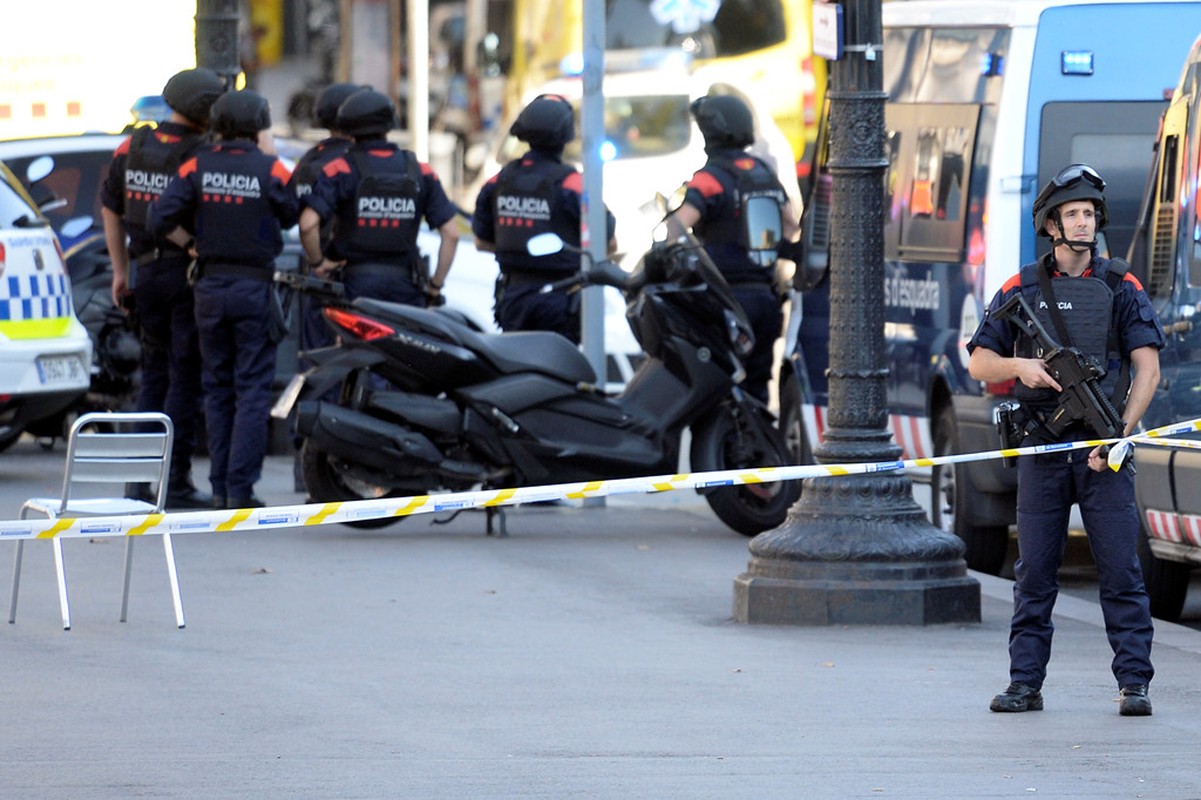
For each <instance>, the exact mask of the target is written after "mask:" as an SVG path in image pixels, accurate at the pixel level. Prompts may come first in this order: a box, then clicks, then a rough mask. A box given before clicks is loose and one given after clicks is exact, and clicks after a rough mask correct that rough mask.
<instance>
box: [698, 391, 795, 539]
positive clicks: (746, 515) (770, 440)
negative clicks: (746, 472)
mask: <svg viewBox="0 0 1201 800" xmlns="http://www.w3.org/2000/svg"><path fill="white" fill-rule="evenodd" d="M751 425H755V426H756V428H757V429H756V430H751V429H750V426H751ZM691 455H692V468H693V469H694V470H698V471H708V470H727V469H740V468H743V467H779V466H783V465H785V464H788V463H790V460H789V458H788V447H787V445H786V444H785V443H784V437H783V436H781V434H780V432H779V431H778V430H777V429H776V428H775V427H774V426H771V425H766V424H758V421H757V420H750V419H746V418H745V416H743V417H740V418H735V417H734V416H733V415H732V414H730V413H729V412H728V411H726V410H722V411H719V412H718V413H717V415H716V416H715V417H713V418H711V421H710V423H709V424H708V425H705V426H703V427H702V428H701V429H700V430H699V431H694V432H693V440H692V454H691ZM800 497H801V482H800V481H777V482H775V483H754V484H745V485H742V486H728V487H723V488H720V489H711V490H708V493H707V494H706V496H705V500H706V501H707V502H708V503H709V507H710V508H712V509H713V513H714V514H716V515H717V518H718V519H720V520H721V521H722V522H724V523H725V524H727V525H729V526H730V527H731V528H733V529H734V530H736V531H737V532H738V533H741V534H742V535H743V536H756V535H758V534H760V533H762V532H763V531H766V530H770V529H771V528H774V527H776V526H777V525H779V524H780V523H782V522H783V521H784V520H785V518H786V517H787V516H788V509H790V508H791V507H792V505H793V504H794V503H795V502H796V501H797V500H799V499H800Z"/></svg>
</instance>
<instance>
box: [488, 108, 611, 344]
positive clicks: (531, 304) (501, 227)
mask: <svg viewBox="0 0 1201 800" xmlns="http://www.w3.org/2000/svg"><path fill="white" fill-rule="evenodd" d="M509 133H510V134H512V135H513V136H515V137H517V138H518V139H520V140H521V141H523V142H526V143H527V144H529V146H530V149H529V152H527V153H526V154H525V155H523V156H521V157H520V158H516V159H513V160H512V161H510V162H509V163H508V164H506V165H505V166H504V167H502V168H501V170H500V172H498V173H497V174H496V175H495V176H493V177H492V178H490V179H489V180H488V182H487V183H485V184H484V186H483V188H481V189H480V193H479V196H478V197H477V198H476V201H475V214H474V215H473V217H472V220H471V230H472V232H473V233H474V234H475V243H476V247H477V248H479V249H480V250H489V251H493V252H495V253H496V261H497V263H498V265H499V266H500V279H499V281H498V285H497V300H496V307H495V315H496V322H497V324H498V325H500V327H501V328H502V329H503V330H506V331H527V330H546V331H554V332H556V333H560V334H562V335H563V336H566V337H567V338H568V339H570V340H571V341H573V342H575V343H577V344H578V343H579V341H580V309H579V295H578V294H576V293H574V292H573V293H571V294H568V293H566V292H563V291H556V292H548V293H546V294H542V293H541V290H542V287H543V286H545V285H546V284H547V283H548V282H552V281H555V280H558V279H559V278H563V277H566V276H568V275H571V274H572V273H574V272H577V271H579V268H580V257H579V255H578V254H577V253H571V252H568V251H566V250H564V251H562V252H559V253H553V254H551V255H546V256H531V255H530V254H529V253H528V252H526V243H527V242H528V241H529V240H530V238H531V237H533V236H536V235H537V234H540V233H548V232H553V233H556V234H558V235H559V237H560V238H561V239H562V240H563V241H564V242H566V243H568V244H570V245H572V246H574V247H579V246H580V195H581V192H582V191H583V188H584V180H583V176H582V175H581V174H580V173H579V171H577V170H576V169H575V167H573V166H571V165H569V164H564V163H563V160H562V159H563V148H564V147H565V146H566V145H567V143H568V142H570V141H571V140H572V139H574V138H575V112H574V111H573V110H572V107H571V103H569V102H568V101H567V100H566V99H565V98H563V97H560V96H559V95H553V94H544V95H540V96H538V97H536V98H534V99H533V100H532V101H531V102H530V104H529V105H527V106H526V107H525V108H524V109H522V111H521V113H520V114H518V115H517V119H516V120H514V122H513V126H512V128H511V129H510V130H509ZM605 217H606V233H607V236H606V240H607V241H608V249H609V251H610V252H612V251H613V250H614V249H615V248H616V240H615V239H614V235H615V231H616V228H617V221H616V220H615V219H614V217H613V215H612V214H611V213H609V212H608V209H606V211H605Z"/></svg>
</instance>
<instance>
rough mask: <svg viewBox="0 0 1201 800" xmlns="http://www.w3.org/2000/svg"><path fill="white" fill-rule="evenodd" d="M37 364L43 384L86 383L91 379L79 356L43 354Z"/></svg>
mask: <svg viewBox="0 0 1201 800" xmlns="http://www.w3.org/2000/svg"><path fill="white" fill-rule="evenodd" d="M37 364H38V378H39V379H40V380H41V382H42V385H43V386H58V385H61V384H80V383H83V384H86V383H87V382H88V380H89V377H88V374H87V372H85V371H84V368H83V364H82V363H81V362H80V360H79V358H78V357H77V356H42V357H41V358H39V359H38V360H37Z"/></svg>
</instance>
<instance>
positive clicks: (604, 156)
mask: <svg viewBox="0 0 1201 800" xmlns="http://www.w3.org/2000/svg"><path fill="white" fill-rule="evenodd" d="M600 157H601V161H612V160H613V159H615V158H617V145H615V144H613V143H612V142H610V141H609V140H608V139H606V140H605V141H604V142H603V143H602V144H601V146H600Z"/></svg>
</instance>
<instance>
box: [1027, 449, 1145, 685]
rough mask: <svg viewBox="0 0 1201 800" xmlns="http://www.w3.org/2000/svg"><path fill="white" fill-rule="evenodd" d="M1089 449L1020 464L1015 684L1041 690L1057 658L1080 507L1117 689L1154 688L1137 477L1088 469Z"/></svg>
mask: <svg viewBox="0 0 1201 800" xmlns="http://www.w3.org/2000/svg"><path fill="white" fill-rule="evenodd" d="M1087 462H1088V450H1083V449H1081V450H1072V451H1069V452H1064V453H1049V454H1045V455H1037V456H1024V457H1022V458H1021V459H1020V460H1019V461H1018V507H1017V527H1018V553H1019V557H1018V561H1017V564H1016V565H1015V566H1014V576H1015V578H1016V581H1015V583H1014V585H1013V599H1014V611H1013V623H1012V626H1011V628H1010V634H1009V672H1010V680H1013V681H1021V682H1022V683H1027V684H1029V685H1031V686H1034V687H1041V686H1042V684H1043V679H1044V678H1046V675H1047V662H1048V661H1049V660H1050V658H1051V635H1052V633H1053V631H1054V625H1053V624H1052V622H1051V610H1052V607H1053V606H1054V605H1055V598H1056V597H1057V596H1058V594H1059V568H1060V566H1061V565H1062V563H1063V554H1064V548H1065V546H1066V545H1067V530H1068V524H1069V518H1070V514H1071V507H1072V504H1073V503H1079V505H1080V516H1081V519H1082V520H1083V522H1084V529H1085V531H1086V532H1087V534H1088V543H1089V547H1090V549H1091V550H1092V553H1093V560H1094V562H1095V563H1096V565H1097V572H1098V574H1099V575H1100V594H1101V598H1100V599H1101V612H1102V615H1103V616H1104V618H1105V633H1106V635H1107V636H1108V638H1109V645H1110V647H1111V648H1112V649H1113V664H1112V667H1113V674H1114V677H1115V678H1117V681H1118V686H1126V685H1128V684H1132V683H1142V684H1145V683H1150V681H1151V677H1152V675H1153V674H1154V670H1153V669H1152V667H1151V638H1152V634H1153V628H1152V624H1151V608H1150V602H1149V600H1148V598H1147V592H1146V590H1145V588H1144V586H1143V576H1142V570H1141V568H1140V566H1139V560H1138V551H1137V547H1138V537H1139V535H1140V529H1139V520H1138V511H1137V509H1136V508H1135V505H1134V473H1133V471H1132V470H1131V469H1129V468H1123V469H1122V470H1121V471H1119V472H1116V473H1115V472H1113V471H1112V470H1109V469H1106V470H1105V471H1104V472H1094V471H1092V470H1091V469H1089V468H1088V463H1087Z"/></svg>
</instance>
